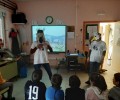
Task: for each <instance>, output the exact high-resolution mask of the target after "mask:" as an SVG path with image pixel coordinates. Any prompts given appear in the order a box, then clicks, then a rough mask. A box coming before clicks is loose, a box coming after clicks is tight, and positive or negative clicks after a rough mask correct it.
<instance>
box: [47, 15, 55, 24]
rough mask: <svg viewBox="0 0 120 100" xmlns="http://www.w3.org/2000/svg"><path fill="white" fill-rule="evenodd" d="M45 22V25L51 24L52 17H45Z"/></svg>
mask: <svg viewBox="0 0 120 100" xmlns="http://www.w3.org/2000/svg"><path fill="white" fill-rule="evenodd" d="M45 20H46V23H47V24H51V23H52V22H53V17H52V16H47V17H46V19H45Z"/></svg>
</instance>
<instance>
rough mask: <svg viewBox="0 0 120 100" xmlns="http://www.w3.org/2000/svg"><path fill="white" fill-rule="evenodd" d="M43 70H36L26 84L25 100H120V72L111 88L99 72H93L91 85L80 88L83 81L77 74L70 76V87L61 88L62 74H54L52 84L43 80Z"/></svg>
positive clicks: (115, 76)
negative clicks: (47, 85) (108, 87)
mask: <svg viewBox="0 0 120 100" xmlns="http://www.w3.org/2000/svg"><path fill="white" fill-rule="evenodd" d="M41 79H42V70H41V69H38V70H35V71H34V72H33V74H32V80H29V81H27V82H26V84H25V87H24V89H25V100H120V95H119V94H120V73H115V74H114V77H113V84H114V85H115V86H114V87H113V88H111V89H110V90H108V89H107V84H106V81H105V78H104V77H103V76H102V75H100V74H99V73H92V75H91V77H90V87H89V88H87V89H86V90H85V89H82V88H80V85H81V81H80V79H79V77H78V76H77V75H72V76H70V77H69V86H70V87H69V88H66V89H65V92H64V90H63V89H62V88H61V84H62V76H61V75H60V74H54V75H52V77H51V86H50V87H47V88H46V85H45V84H44V83H43V82H41Z"/></svg>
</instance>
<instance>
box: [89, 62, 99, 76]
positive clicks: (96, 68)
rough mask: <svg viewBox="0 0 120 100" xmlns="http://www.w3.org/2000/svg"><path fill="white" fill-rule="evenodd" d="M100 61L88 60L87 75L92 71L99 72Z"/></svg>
mask: <svg viewBox="0 0 120 100" xmlns="http://www.w3.org/2000/svg"><path fill="white" fill-rule="evenodd" d="M99 68H100V63H98V62H90V66H89V73H88V74H89V77H90V76H91V74H92V73H99Z"/></svg>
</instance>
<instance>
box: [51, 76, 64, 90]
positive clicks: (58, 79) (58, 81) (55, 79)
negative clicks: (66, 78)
mask: <svg viewBox="0 0 120 100" xmlns="http://www.w3.org/2000/svg"><path fill="white" fill-rule="evenodd" d="M51 83H52V86H53V87H55V88H57V89H60V85H61V83H62V76H61V75H60V74H54V75H53V76H52V78H51Z"/></svg>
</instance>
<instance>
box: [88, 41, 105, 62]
mask: <svg viewBox="0 0 120 100" xmlns="http://www.w3.org/2000/svg"><path fill="white" fill-rule="evenodd" d="M89 49H90V50H91V54H90V62H98V63H100V62H101V60H102V56H103V51H106V43H105V42H104V41H93V42H92V43H91V45H90V47H89Z"/></svg>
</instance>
